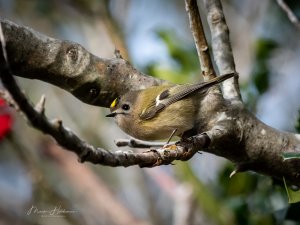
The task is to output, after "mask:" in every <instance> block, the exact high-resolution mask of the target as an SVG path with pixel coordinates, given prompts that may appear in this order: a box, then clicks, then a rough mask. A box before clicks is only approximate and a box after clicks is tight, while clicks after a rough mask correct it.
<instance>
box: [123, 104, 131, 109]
mask: <svg viewBox="0 0 300 225" xmlns="http://www.w3.org/2000/svg"><path fill="white" fill-rule="evenodd" d="M122 109H123V110H126V111H127V110H129V109H130V106H129V105H128V104H123V105H122Z"/></svg>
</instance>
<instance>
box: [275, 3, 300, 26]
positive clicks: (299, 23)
mask: <svg viewBox="0 0 300 225" xmlns="http://www.w3.org/2000/svg"><path fill="white" fill-rule="evenodd" d="M277 4H278V5H279V7H280V8H281V9H282V10H283V11H284V12H285V13H286V14H287V16H288V18H289V20H290V21H291V22H292V23H293V24H294V25H295V26H296V27H297V28H298V29H300V21H299V19H298V18H297V16H296V15H295V14H294V13H293V11H292V10H291V8H290V7H289V6H288V5H287V4H286V3H285V1H284V0H277Z"/></svg>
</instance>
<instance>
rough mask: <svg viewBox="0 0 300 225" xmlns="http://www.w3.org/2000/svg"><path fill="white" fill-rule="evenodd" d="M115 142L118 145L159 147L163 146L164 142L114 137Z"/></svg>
mask: <svg viewBox="0 0 300 225" xmlns="http://www.w3.org/2000/svg"><path fill="white" fill-rule="evenodd" d="M115 144H116V146H118V147H130V148H151V149H152V148H160V147H163V146H164V144H165V142H148V141H141V140H137V139H132V138H131V139H116V140H115Z"/></svg>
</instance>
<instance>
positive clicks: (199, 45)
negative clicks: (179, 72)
mask: <svg viewBox="0 0 300 225" xmlns="http://www.w3.org/2000/svg"><path fill="white" fill-rule="evenodd" d="M185 8H186V11H187V14H188V16H189V21H190V27H191V31H192V34H193V37H194V41H195V45H196V49H197V53H198V57H199V62H200V66H201V71H202V76H203V79H204V80H205V81H207V80H210V79H212V78H214V77H216V73H215V71H214V68H213V65H212V61H211V59H210V54H209V48H208V44H207V41H206V38H205V34H204V30H203V27H202V22H201V17H200V14H199V10H198V4H197V0H186V1H185Z"/></svg>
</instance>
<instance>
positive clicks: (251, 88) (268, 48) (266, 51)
mask: <svg viewBox="0 0 300 225" xmlns="http://www.w3.org/2000/svg"><path fill="white" fill-rule="evenodd" d="M277 46H278V44H277V43H276V42H275V41H274V40H271V39H265V38H259V39H257V41H256V43H255V45H254V48H255V50H254V59H253V66H252V72H251V77H252V79H251V80H250V81H249V82H248V83H246V84H243V85H242V86H241V90H242V93H243V97H244V101H245V103H246V104H247V107H248V108H249V109H250V110H251V111H252V112H255V111H256V103H257V100H258V98H259V97H260V95H262V94H263V93H264V92H266V91H267V90H268V88H269V85H270V68H269V66H270V65H269V63H268V60H269V58H270V56H271V55H272V52H273V51H274V50H275V49H276V48H277Z"/></svg>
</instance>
